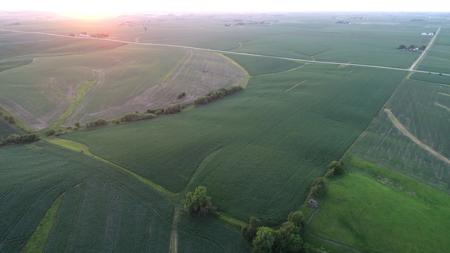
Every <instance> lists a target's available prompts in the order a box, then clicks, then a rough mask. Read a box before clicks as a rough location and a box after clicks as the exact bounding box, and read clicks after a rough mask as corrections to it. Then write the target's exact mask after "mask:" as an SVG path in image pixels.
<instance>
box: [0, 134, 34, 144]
mask: <svg viewBox="0 0 450 253" xmlns="http://www.w3.org/2000/svg"><path fill="white" fill-rule="evenodd" d="M38 140H39V136H38V135H36V134H24V135H18V134H11V135H9V136H8V137H6V138H4V139H3V140H1V141H0V146H4V145H10V144H27V143H32V142H35V141H38Z"/></svg>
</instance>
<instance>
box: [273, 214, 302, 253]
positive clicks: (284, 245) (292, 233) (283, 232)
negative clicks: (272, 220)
mask: <svg viewBox="0 0 450 253" xmlns="http://www.w3.org/2000/svg"><path fill="white" fill-rule="evenodd" d="M277 232H278V233H277V240H276V242H275V247H274V248H275V249H274V251H275V252H286V253H296V252H301V250H302V249H303V239H302V237H301V235H300V227H299V226H296V225H295V224H294V223H292V222H290V221H287V222H285V223H283V224H282V225H281V227H280V229H279V230H278V231H277Z"/></svg>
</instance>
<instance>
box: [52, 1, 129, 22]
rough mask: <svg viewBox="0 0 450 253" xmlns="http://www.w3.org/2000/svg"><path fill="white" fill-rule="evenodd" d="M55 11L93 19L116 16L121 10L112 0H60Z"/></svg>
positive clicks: (79, 17)
mask: <svg viewBox="0 0 450 253" xmlns="http://www.w3.org/2000/svg"><path fill="white" fill-rule="evenodd" d="M55 11H56V12H57V13H59V14H61V15H63V16H66V17H70V18H76V19H89V20H95V19H105V18H109V17H113V16H117V15H119V14H120V13H121V11H122V10H120V7H119V6H118V5H116V4H114V2H112V1H107V0H78V1H68V0H66V1H64V0H62V1H60V2H59V3H58V6H56V10H55Z"/></svg>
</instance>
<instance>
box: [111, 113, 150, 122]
mask: <svg viewBox="0 0 450 253" xmlns="http://www.w3.org/2000/svg"><path fill="white" fill-rule="evenodd" d="M155 117H156V115H155V114H151V113H149V114H139V113H130V114H127V115H125V116H123V117H122V118H120V122H133V121H139V120H146V119H153V118H155Z"/></svg>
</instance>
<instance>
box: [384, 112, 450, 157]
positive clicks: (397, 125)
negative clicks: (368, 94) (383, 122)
mask: <svg viewBox="0 0 450 253" xmlns="http://www.w3.org/2000/svg"><path fill="white" fill-rule="evenodd" d="M384 112H385V113H386V114H387V116H388V118H389V120H390V121H391V122H392V124H393V125H394V127H395V128H397V130H399V131H400V133H402V134H403V135H404V136H406V137H408V139H410V140H411V141H412V142H414V143H415V144H416V145H418V146H419V147H420V148H422V149H423V150H425V151H427V152H428V153H430V154H431V155H433V156H434V157H436V158H437V159H439V160H441V161H443V162H445V163H447V164H449V165H450V160H449V159H448V158H447V157H445V156H443V155H442V154H441V153H439V152H437V151H436V150H434V149H433V148H431V147H430V146H428V145H427V144H425V143H423V142H422V141H421V140H419V139H418V138H417V137H416V136H414V135H413V134H412V133H411V132H410V131H409V130H408V129H407V128H406V127H405V126H404V125H403V124H402V123H401V122H400V121H399V120H398V119H397V117H395V115H394V114H393V113H392V111H391V110H390V109H388V108H384Z"/></svg>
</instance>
